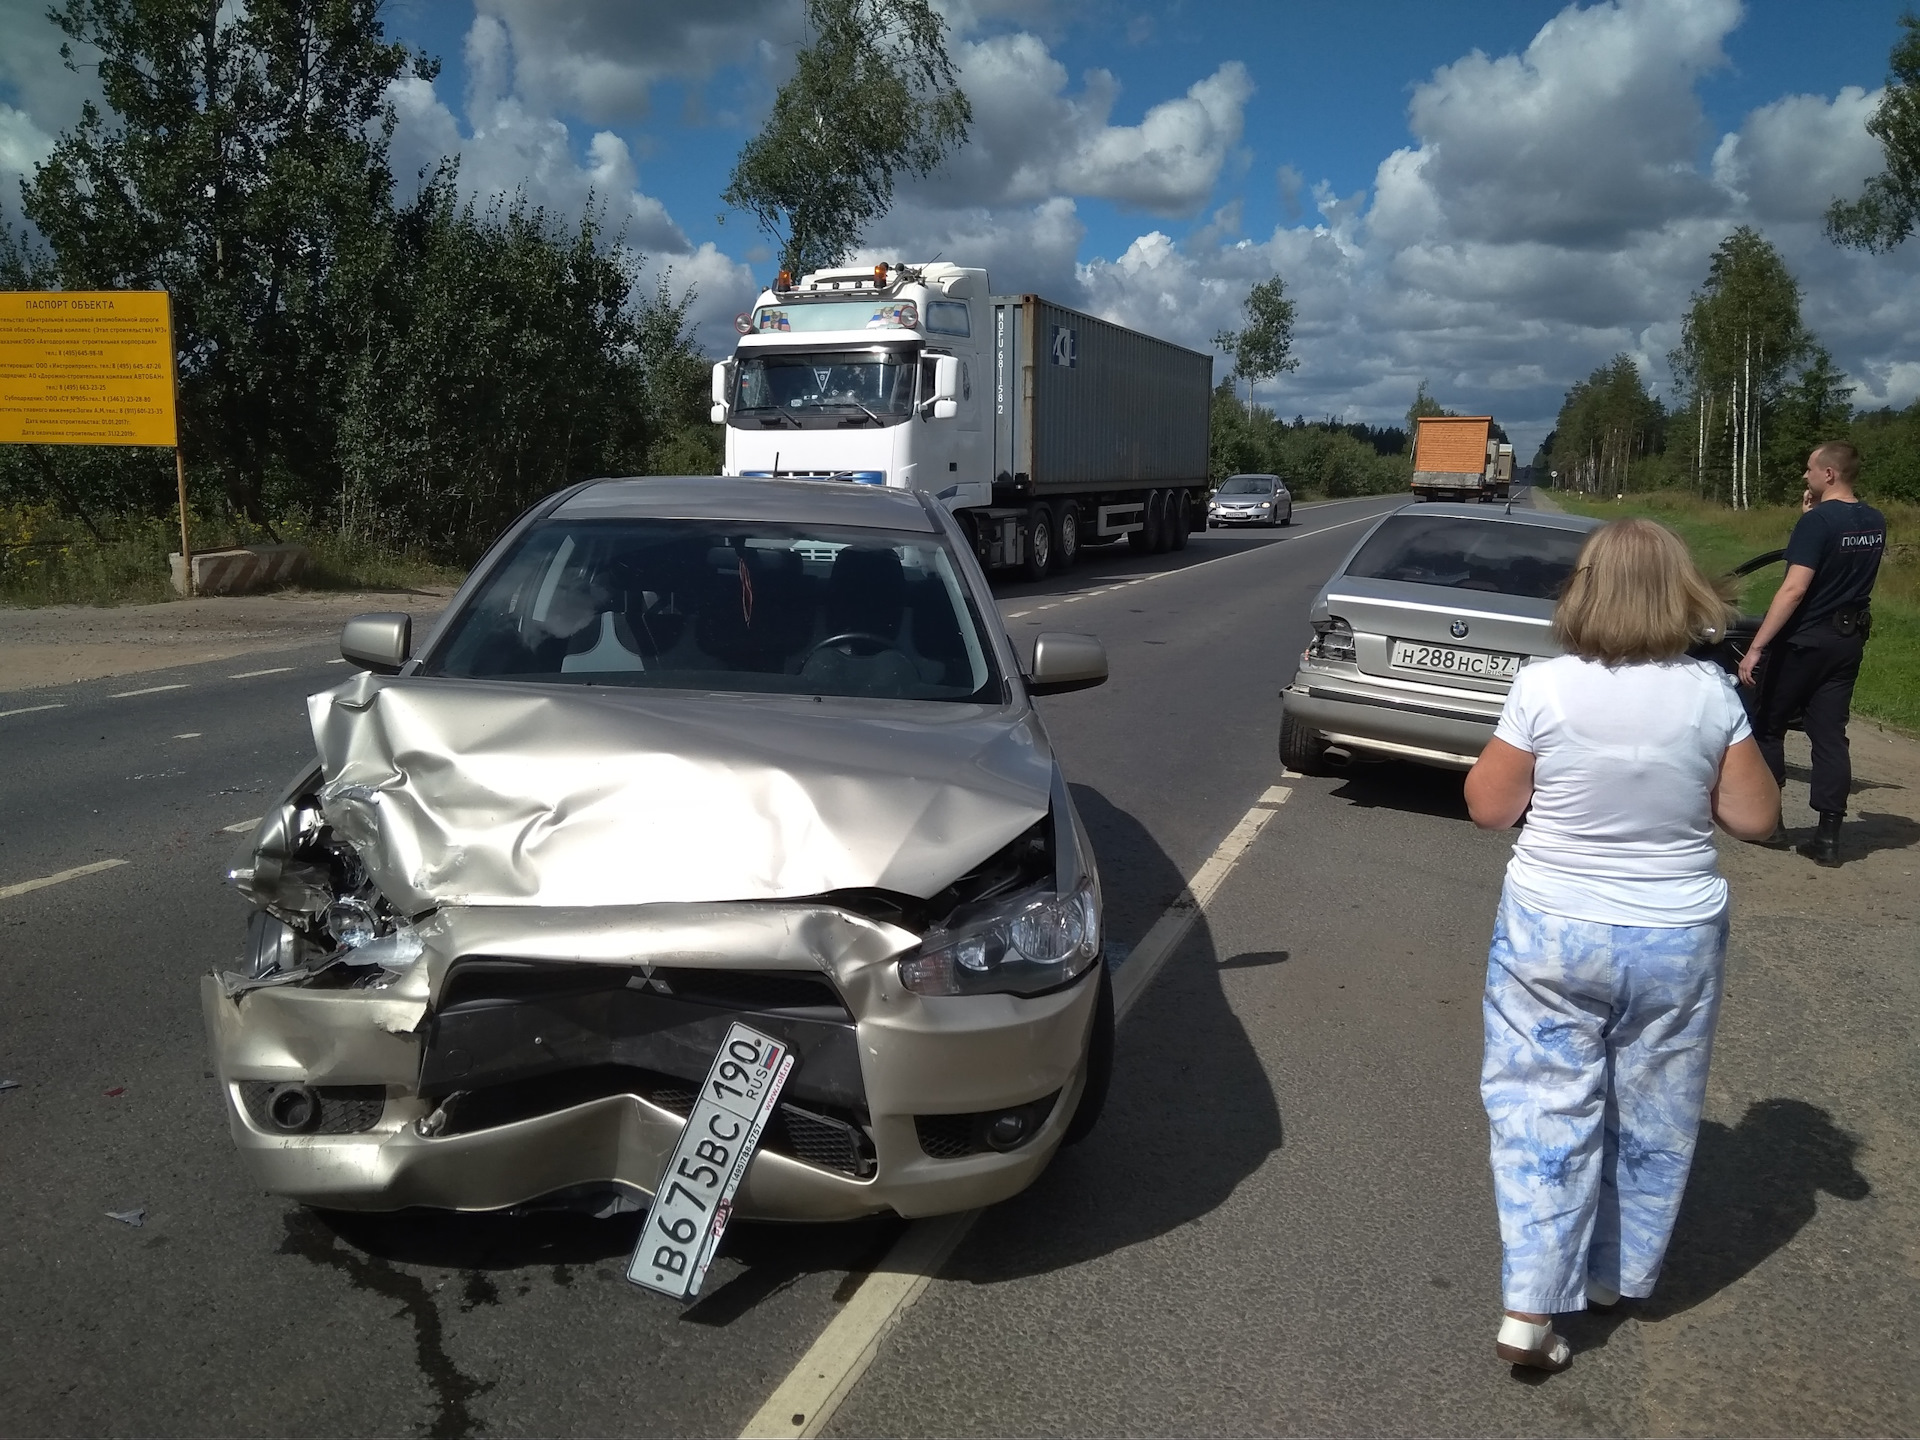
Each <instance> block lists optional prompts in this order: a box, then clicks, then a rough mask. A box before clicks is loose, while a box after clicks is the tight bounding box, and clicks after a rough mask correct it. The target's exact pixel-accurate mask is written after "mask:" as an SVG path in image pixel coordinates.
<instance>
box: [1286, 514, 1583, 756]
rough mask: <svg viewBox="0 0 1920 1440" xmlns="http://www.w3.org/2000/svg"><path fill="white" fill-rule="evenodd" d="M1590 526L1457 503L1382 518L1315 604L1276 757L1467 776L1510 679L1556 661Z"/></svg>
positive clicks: (1549, 516)
mask: <svg viewBox="0 0 1920 1440" xmlns="http://www.w3.org/2000/svg"><path fill="white" fill-rule="evenodd" d="M1600 523H1601V522H1600V521H1598V520H1591V519H1587V518H1585V517H1582V516H1577V515H1560V514H1549V513H1545V512H1542V511H1535V510H1524V511H1520V512H1518V513H1514V512H1513V510H1512V507H1511V506H1509V507H1508V508H1507V510H1505V511H1500V510H1489V509H1487V508H1486V507H1484V506H1480V505H1458V504H1422V505H1409V506H1407V507H1406V508H1404V509H1401V510H1396V511H1394V512H1393V513H1392V514H1390V515H1387V516H1386V517H1384V518H1383V519H1382V520H1381V521H1380V522H1379V523H1378V524H1376V525H1374V526H1373V527H1372V528H1371V529H1369V530H1368V531H1367V533H1366V534H1365V536H1363V537H1362V538H1361V540H1360V543H1359V544H1358V545H1356V546H1354V548H1353V550H1352V552H1351V553H1349V554H1348V556H1347V558H1346V559H1345V560H1344V561H1342V562H1341V564H1340V567H1339V568H1338V569H1337V570H1335V571H1334V573H1333V576H1332V578H1330V579H1329V580H1328V581H1327V583H1326V584H1325V585H1324V586H1322V587H1321V590H1320V593H1319V594H1318V595H1316V596H1315V597H1314V600H1313V608H1312V611H1311V613H1310V616H1309V618H1310V620H1311V622H1312V625H1313V639H1312V641H1311V642H1309V644H1308V645H1307V648H1306V652H1305V653H1304V654H1303V655H1302V656H1301V657H1300V667H1299V669H1298V670H1297V671H1296V672H1295V674H1294V677H1293V683H1292V684H1291V685H1289V686H1288V687H1287V689H1286V691H1285V692H1284V693H1283V695H1282V701H1283V706H1284V708H1283V710H1282V715H1281V721H1280V758H1281V759H1282V760H1283V761H1284V762H1285V763H1286V765H1287V766H1288V768H1289V769H1293V770H1298V771H1301V772H1302V773H1305V774H1313V773H1315V772H1316V771H1318V770H1320V769H1321V768H1322V767H1324V766H1325V765H1326V764H1327V762H1328V761H1329V760H1343V759H1350V758H1359V759H1376V760H1378V759H1401V760H1414V761H1418V762H1420V763H1422V764H1427V765H1439V766H1446V767H1449V768H1453V769H1460V770H1464V769H1467V768H1469V767H1470V766H1472V764H1473V762H1474V760H1475V759H1476V758H1478V756H1479V754H1480V752H1481V750H1483V749H1484V748H1485V747H1486V743H1487V741H1488V740H1490V739H1492V738H1493V727H1494V724H1495V722H1497V721H1498V720H1499V718H1500V708H1501V706H1502V705H1503V704H1504V703H1505V701H1506V697H1507V690H1508V688H1509V687H1510V686H1511V685H1512V683H1513V677H1514V676H1515V675H1516V674H1518V673H1519V670H1520V667H1521V666H1522V665H1524V664H1526V663H1527V662H1528V661H1529V660H1532V659H1536V658H1540V657H1544V656H1550V655H1557V654H1559V653H1560V646H1559V644H1558V643H1557V642H1556V641H1555V640H1554V638H1553V635H1552V633H1551V632H1550V630H1549V628H1548V626H1549V622H1550V621H1551V620H1552V619H1553V607H1554V603H1555V601H1556V600H1557V599H1558V597H1559V595H1560V591H1561V588H1562V587H1563V586H1564V585H1565V584H1566V581H1567V577H1568V576H1569V575H1571V574H1572V573H1573V566H1574V561H1575V559H1576V558H1577V557H1578V555H1579V553H1580V547H1581V545H1582V544H1583V543H1584V542H1585V540H1586V538H1587V535H1588V533H1589V532H1590V531H1592V530H1594V529H1596V528H1597V527H1598V526H1599V524H1600Z"/></svg>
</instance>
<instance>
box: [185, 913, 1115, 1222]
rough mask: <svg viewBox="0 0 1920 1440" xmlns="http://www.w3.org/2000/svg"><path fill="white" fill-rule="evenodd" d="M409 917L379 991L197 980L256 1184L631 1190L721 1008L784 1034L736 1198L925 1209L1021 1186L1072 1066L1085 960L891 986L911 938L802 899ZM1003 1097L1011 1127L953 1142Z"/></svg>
mask: <svg viewBox="0 0 1920 1440" xmlns="http://www.w3.org/2000/svg"><path fill="white" fill-rule="evenodd" d="M420 935H421V938H422V940H423V942H424V953H423V954H422V956H421V957H420V958H419V959H418V960H417V961H415V962H414V963H413V965H412V966H411V967H410V968H409V969H408V970H407V972H406V973H404V974H402V975H400V976H398V977H397V978H395V979H394V980H393V981H392V983H390V984H389V985H388V986H387V987H386V988H384V989H371V988H367V989H358V988H338V989H321V988H301V987H293V986H284V987H278V988H274V987H269V988H254V989H245V990H242V991H240V993H238V994H233V993H230V992H231V990H232V988H233V987H231V986H230V985H227V984H223V983H222V979H221V977H217V976H208V977H207V978H206V979H205V980H204V981H203V982H202V986H201V1007H202V1011H203V1015H204V1017H205V1021H206V1026H207V1034H208V1038H209V1042H210V1044H211V1047H212V1050H213V1054H214V1059H215V1063H216V1066H217V1069H218V1073H219V1077H220V1081H221V1088H222V1093H223V1094H224V1096H225V1099H226V1104H227V1109H228V1119H229V1126H230V1129H231V1132H232V1135H233V1139H234V1143H235V1144H236V1146H237V1147H238V1148H239V1150H240V1152H241V1154H242V1155H243V1156H244V1157H245V1159H246V1162H247V1163H248V1165H249V1166H250V1167H251V1168H252V1170H253V1173H254V1175H255V1176H256V1178H257V1179H258V1180H259V1182H260V1183H261V1184H262V1185H263V1186H265V1187H266V1188H267V1189H269V1190H271V1191H273V1192H275V1193H277V1194H281V1195H285V1196H288V1197H290V1198H292V1199H295V1200H299V1201H302V1202H304V1203H307V1204H312V1205H319V1206H325V1207H332V1208H340V1209H354V1210H393V1209H400V1208H404V1207H407V1206H413V1205H422V1206H434V1207H444V1208H448V1209H456V1210H490V1209H499V1208H503V1207H507V1206H512V1205H517V1204H523V1203H526V1202H528V1201H532V1200H536V1199H539V1198H541V1197H543V1196H547V1195H552V1194H555V1193H557V1192H561V1191H567V1190H571V1189H575V1188H577V1187H590V1186H596V1185H607V1184H613V1185H618V1186H622V1187H625V1188H627V1189H630V1190H633V1191H636V1192H640V1193H646V1192H649V1191H650V1190H651V1189H652V1187H653V1185H654V1183H655V1181H656V1179H657V1178H658V1175H659V1173H660V1170H661V1167H662V1166H663V1165H664V1164H665V1162H666V1159H667V1156H668V1155H669V1154H670V1152H671V1151H672V1149H673V1146H674V1144H675V1142H676V1140H677V1138H678V1136H679V1132H680V1129H681V1126H682V1124H683V1123H684V1114H685V1111H686V1108H687V1107H688V1106H689V1105H690V1104H691V1100H692V1092H693V1091H694V1090H696V1089H697V1087H698V1084H699V1080H700V1078H701V1076H702V1075H703V1074H704V1072H705V1067H706V1064H707V1062H708V1061H709V1060H710V1059H711V1057H712V1050H711V1049H710V1048H709V1049H705V1050H703V1049H702V1048H701V1047H702V1045H703V1044H704V1043H705V1041H704V1038H703V1037H705V1036H706V1035H707V1034H708V1033H709V1032H710V1031H713V1030H714V1029H715V1027H717V1030H718V1031H719V1032H724V1029H725V1026H726V1024H727V1023H728V1022H729V1021H731V1020H735V1019H737V1020H741V1021H744V1022H745V1023H747V1024H750V1025H756V1026H758V1027H759V1028H762V1029H766V1030H768V1031H770V1032H772V1033H780V1034H786V1035H788V1036H789V1037H797V1038H794V1039H793V1043H795V1044H796V1048H797V1053H799V1054H801V1056H802V1060H801V1065H800V1068H799V1069H798V1070H797V1071H796V1073H795V1079H794V1080H793V1081H792V1082H790V1084H789V1090H788V1095H787V1097H786V1098H785V1099H783V1104H782V1106H781V1107H780V1115H779V1119H778V1121H777V1123H776V1124H775V1125H773V1126H771V1127H770V1129H769V1135H768V1139H767V1140H766V1142H765V1143H764V1144H763V1147H762V1149H761V1150H760V1152H759V1153H758V1154H757V1155H756V1157H755V1159H754V1161H753V1163H752V1165H751V1166H750V1167H749V1169H748V1171H747V1175H746V1178H745V1180H744V1182H743V1183H742V1186H741V1189H740V1192H739V1196H738V1200H737V1212H738V1213H740V1214H742V1215H745V1216H748V1217H752V1218H759V1219H780V1220H839V1219H850V1218H853V1217H856V1216H860V1215H865V1214H872V1213H875V1212H881V1211H887V1210H892V1211H895V1212H897V1213H899V1214H901V1215H904V1216H909V1217H913V1216H921V1215H933V1214H940V1213H944V1212H948V1211H955V1210H964V1209H970V1208H972V1207H975V1206H978V1205H986V1204H991V1203H994V1202H995V1201H998V1200H1002V1199H1005V1198H1007V1197H1008V1196H1010V1195H1013V1194H1015V1193H1017V1192H1018V1191H1020V1190H1021V1189H1023V1188H1025V1187H1026V1186H1027V1185H1029V1184H1031V1183H1032V1181H1033V1180H1034V1178H1035V1177H1036V1176H1038V1174H1039V1173H1040V1171H1041V1170H1042V1169H1044V1168H1045V1166H1046V1164H1047V1162H1048V1161H1049V1160H1050V1159H1051V1158H1052V1156H1053V1154H1054V1152H1055V1151H1056V1150H1057V1149H1058V1148H1059V1144H1060V1140H1061V1138H1062V1136H1063V1134H1064V1132H1065V1130H1066V1127H1067V1124H1068V1122H1069V1121H1070V1120H1071V1118H1072V1116H1073V1112H1074V1109H1075V1107H1076V1106H1077V1104H1078V1102H1079V1096H1080V1091H1081V1088H1082V1086H1083V1084H1084V1079H1085V1056H1086V1053H1087V1045H1088V1037H1089V1035H1090V1032H1091V1027H1092V1023H1093V1016H1094V1008H1095V1000H1096V997H1097V993H1098V985H1097V981H1096V974H1097V970H1098V966H1097V965H1096V966H1095V967H1094V968H1093V969H1092V970H1089V972H1088V973H1087V974H1086V975H1085V976H1083V977H1082V979H1081V980H1080V981H1079V982H1077V983H1075V984H1074V985H1072V986H1069V987H1068V988H1066V989H1064V990H1061V991H1057V992H1055V993H1053V994H1050V995H1044V996H1040V997H1037V998H1032V999H1026V998H1021V997H1017V996H1012V995H988V996H966V997H926V996H920V995H915V994H912V993H910V992H908V991H906V990H905V989H904V988H903V987H902V986H901V985H900V983H899V977H898V973H897V970H896V967H895V961H896V960H897V958H898V957H899V956H900V955H901V954H902V953H904V951H905V950H907V949H909V948H911V947H912V946H913V945H914V944H915V943H916V940H915V937H914V936H912V935H911V934H909V933H908V932H905V931H902V930H899V929H896V928H894V927H892V926H888V925H885V924H883V923H879V922H875V921H872V920H868V919H866V918H864V917H861V916H858V915H855V914H853V913H851V912H848V911H844V910H840V909H837V908H835V907H831V906H823V905H731V906H729V905H709V906H675V905H669V906H641V907H633V908H631V909H625V910H620V911H615V912H611V913H581V912H571V913H569V912H555V911H553V910H538V911H534V910H524V911H523V910H507V909H501V908H485V909H482V908H474V909H470V910H464V911H463V910H459V909H454V908H449V909H446V910H442V911H441V912H439V913H438V914H436V915H435V916H434V917H433V918H432V919H431V920H429V921H427V922H425V923H424V924H423V925H422V926H421V927H420ZM502 957H507V958H502ZM476 974H479V975H481V976H482V977H483V978H482V981H478V982H477V981H476V980H475V976H476ZM489 976H490V977H491V978H485V977H489ZM668 977H672V978H671V979H669V978H668ZM702 977H705V978H704V980H703V979H702ZM783 979H784V983H785V985H786V989H785V990H784V991H783V990H782V989H781V985H782V983H783ZM795 986H799V987H800V988H801V991H802V992H803V993H799V994H797V995H796V994H794V993H792V992H793V988H794V987H795ZM808 986H811V987H812V988H813V989H814V990H816V991H820V992H821V993H819V994H817V995H809V994H806V993H804V991H805V989H806V987H808ZM769 987H771V988H769ZM770 997H771V1000H772V1001H778V1002H779V1003H770ZM795 1000H797V1001H799V1002H801V1003H787V1002H790V1001H795ZM290 1088H291V1089H297V1090H299V1091H300V1092H301V1094H302V1097H303V1103H306V1102H311V1106H310V1113H309V1114H308V1115H307V1116H306V1120H305V1123H304V1124H303V1125H302V1127H301V1131H300V1133H287V1130H286V1128H285V1127H284V1126H282V1125H280V1124H277V1123H276V1121H275V1110H274V1104H275V1097H276V1096H278V1095H280V1094H282V1093H283V1092H285V1091H287V1090H289V1089H290ZM1009 1110H1022V1111H1023V1113H1024V1114H1025V1116H1026V1117H1027V1120H1028V1121H1029V1129H1028V1132H1027V1138H1026V1139H1025V1141H1024V1143H1022V1144H1020V1145H1018V1146H1017V1147H1016V1148H1013V1149H1010V1150H1007V1151H1004V1152H1002V1151H997V1150H993V1149H991V1148H990V1147H988V1146H986V1145H984V1144H980V1143H972V1142H970V1141H969V1138H968V1137H969V1136H975V1137H977V1136H979V1135H981V1134H983V1133H984V1129H985V1121H986V1119H987V1118H989V1117H991V1116H993V1115H995V1114H1000V1113H1004V1112H1006V1111H1009Z"/></svg>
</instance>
